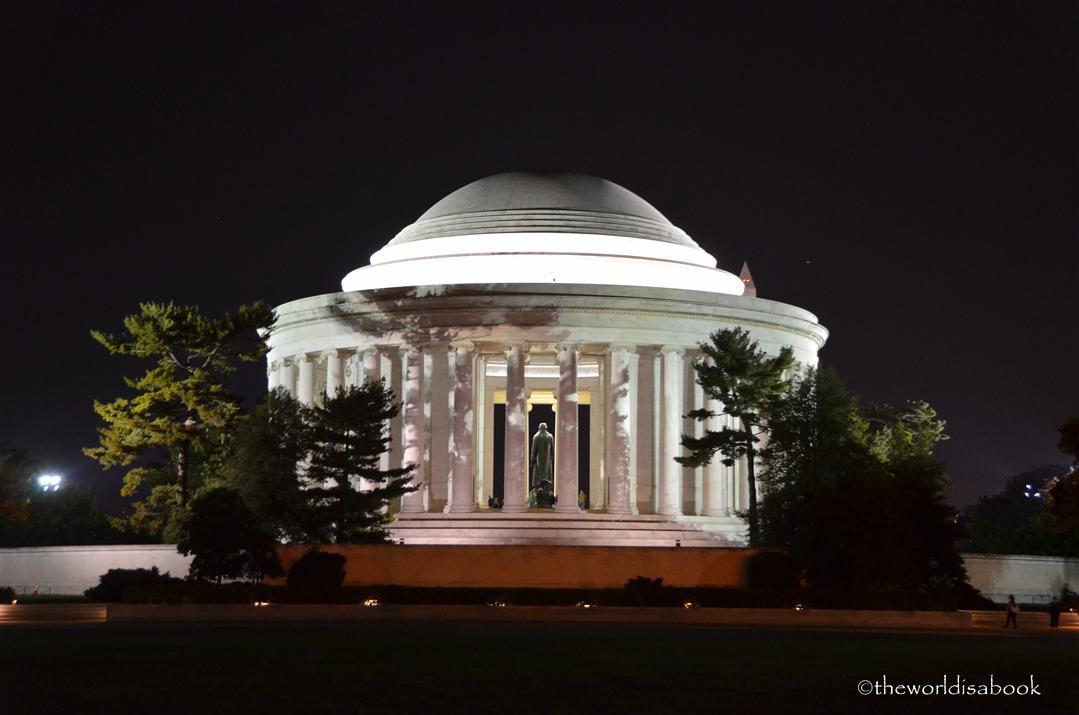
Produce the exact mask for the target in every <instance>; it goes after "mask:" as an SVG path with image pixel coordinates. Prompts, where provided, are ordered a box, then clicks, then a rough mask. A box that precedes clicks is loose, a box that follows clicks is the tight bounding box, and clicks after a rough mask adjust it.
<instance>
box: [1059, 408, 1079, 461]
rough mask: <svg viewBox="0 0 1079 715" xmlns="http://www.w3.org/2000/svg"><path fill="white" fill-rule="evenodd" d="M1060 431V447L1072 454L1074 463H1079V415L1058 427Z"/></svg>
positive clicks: (1061, 449)
mask: <svg viewBox="0 0 1079 715" xmlns="http://www.w3.org/2000/svg"><path fill="white" fill-rule="evenodd" d="M1057 432H1059V433H1060V442H1059V443H1058V445H1057V446H1058V449H1060V451H1061V452H1063V453H1064V454H1067V455H1069V456H1071V458H1072V464H1079V417H1072V418H1070V419H1069V420H1068V421H1067V422H1065V423H1064V424H1062V425H1061V426H1060V427H1058V428H1057Z"/></svg>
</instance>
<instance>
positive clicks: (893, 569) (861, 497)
mask: <svg viewBox="0 0 1079 715" xmlns="http://www.w3.org/2000/svg"><path fill="white" fill-rule="evenodd" d="M769 427H770V429H771V434H770V440H769V443H768V447H767V448H766V449H765V450H764V451H763V453H762V460H763V462H764V465H765V471H764V475H763V477H762V484H763V486H764V494H765V496H764V500H763V504H762V508H761V512H762V521H763V524H764V533H765V536H766V539H767V542H766V543H769V544H773V545H779V546H786V547H788V548H789V550H790V553H791V556H792V557H793V558H794V559H795V562H796V563H797V564H799V565H800V567H801V569H802V574H803V579H804V580H805V582H807V583H808V584H809V585H812V586H815V587H819V588H835V589H855V588H865V587H867V586H872V587H875V588H881V589H901V590H902V589H905V590H910V589H915V590H926V589H932V590H947V589H955V588H958V587H960V586H961V585H962V584H963V583H965V580H966V573H965V571H964V569H963V565H962V560H961V557H960V556H959V552H958V549H957V546H956V542H957V539H958V537H959V529H958V525H957V523H956V522H957V519H956V514H955V511H954V510H953V509H952V508H951V507H949V506H948V505H947V504H946V503H945V501H944V488H945V487H946V486H947V481H948V480H947V475H946V474H945V472H944V469H943V465H942V464H941V463H940V462H939V461H938V460H937V459H936V457H935V456H934V450H933V447H934V445H935V444H937V443H938V442H939V441H940V440H942V439H944V438H945V435H944V427H945V425H944V422H943V421H942V420H940V419H939V418H938V417H937V415H936V413H935V412H934V411H933V409H932V408H931V407H930V406H929V405H927V404H925V403H921V402H911V403H908V404H906V405H903V406H902V407H889V406H868V407H866V408H861V409H860V408H859V406H858V403H857V400H856V399H855V398H853V397H852V396H850V395H849V394H848V393H847V391H846V388H845V387H844V385H843V383H842V381H841V380H840V379H839V378H838V377H837V376H836V375H834V374H833V373H831V372H830V371H827V370H819V371H818V370H810V371H808V372H807V373H806V374H805V375H804V376H802V377H800V378H798V379H797V380H795V382H794V384H793V385H792V387H791V389H790V391H789V392H788V393H787V395H786V396H784V397H783V398H782V399H780V400H777V401H775V403H773V405H772V408H771V409H770V411H769Z"/></svg>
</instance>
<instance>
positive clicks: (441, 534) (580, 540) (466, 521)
mask: <svg viewBox="0 0 1079 715" xmlns="http://www.w3.org/2000/svg"><path fill="white" fill-rule="evenodd" d="M672 519H673V520H672ZM388 530H389V531H390V533H391V534H392V537H393V539H394V540H395V541H398V542H401V543H404V544H405V545H406V546H407V545H445V546H449V545H456V546H500V545H537V546H645V547H661V548H662V547H666V548H670V547H690V548H717V547H732V546H743V545H744V544H745V525H744V523H743V522H742V521H741V520H739V519H736V518H718V517H698V516H682V517H669V516H659V515H652V514H640V515H637V514H634V515H630V514H626V515H619V514H604V513H591V512H582V513H580V514H556V513H554V512H553V511H551V510H548V509H533V510H530V511H528V512H525V513H521V514H503V513H502V512H500V511H497V510H482V511H476V512H473V513H470V514H440V513H421V514H407V515H400V516H399V517H398V519H397V520H396V521H395V522H393V524H391V525H390V526H389V529H388Z"/></svg>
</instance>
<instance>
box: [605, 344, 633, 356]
mask: <svg viewBox="0 0 1079 715" xmlns="http://www.w3.org/2000/svg"><path fill="white" fill-rule="evenodd" d="M605 352H606V353H608V354H610V353H629V354H631V355H637V346H636V345H633V344H631V343H611V344H610V345H608V346H607V349H606V351H605Z"/></svg>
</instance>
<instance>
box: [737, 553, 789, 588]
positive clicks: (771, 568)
mask: <svg viewBox="0 0 1079 715" xmlns="http://www.w3.org/2000/svg"><path fill="white" fill-rule="evenodd" d="M746 581H747V582H748V584H749V587H750V588H759V589H773V590H777V591H790V590H792V589H794V588H796V587H797V586H798V570H797V569H796V568H795V566H794V561H793V560H792V559H791V557H790V556H788V555H787V554H785V553H783V552H782V551H761V552H760V553H757V554H754V555H753V556H751V557H750V558H749V560H748V562H747V563H746Z"/></svg>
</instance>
